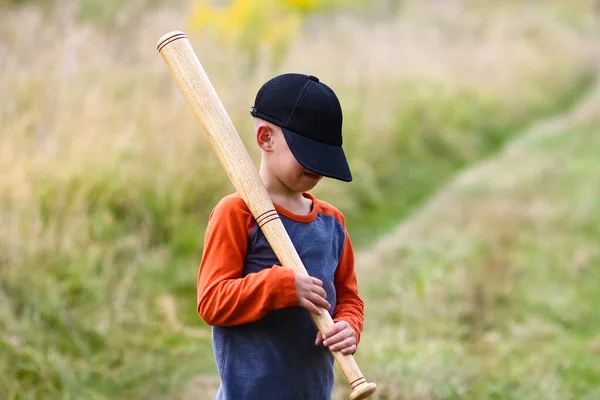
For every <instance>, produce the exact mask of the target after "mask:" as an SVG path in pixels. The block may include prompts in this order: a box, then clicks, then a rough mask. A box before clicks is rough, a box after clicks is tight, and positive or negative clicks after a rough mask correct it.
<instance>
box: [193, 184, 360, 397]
mask: <svg viewBox="0 0 600 400" xmlns="http://www.w3.org/2000/svg"><path fill="white" fill-rule="evenodd" d="M303 196H304V197H305V198H308V199H310V200H311V201H312V203H313V206H312V209H311V212H310V213H309V214H306V215H298V214H294V213H292V212H290V211H289V210H287V209H285V208H283V207H281V206H279V205H277V204H275V205H274V206H275V210H276V211H277V213H278V214H279V217H280V218H281V221H282V223H283V225H284V227H285V229H286V231H287V233H288V235H289V236H290V239H291V241H292V243H293V244H294V247H295V248H296V250H297V251H298V255H299V256H300V259H301V260H302V262H303V264H304V266H305V268H306V270H307V271H308V273H309V275H311V276H313V277H316V278H318V279H320V280H321V281H322V282H323V288H324V289H325V292H326V293H327V301H328V302H329V304H330V305H331V308H330V309H329V310H328V311H329V313H330V314H331V316H332V318H333V320H334V321H340V320H344V321H346V322H348V323H349V324H350V326H351V327H352V328H353V329H354V331H355V333H356V338H357V343H358V341H359V340H360V333H361V331H362V326H363V318H364V304H363V301H362V300H361V299H360V297H359V295H358V287H357V280H356V275H355V271H354V253H353V250H352V244H351V241H350V238H349V236H348V233H347V231H346V226H345V223H344V218H343V215H342V213H341V212H340V211H339V210H337V209H336V208H335V207H333V206H332V205H330V204H328V203H326V202H324V201H322V200H318V199H316V198H315V197H314V196H313V195H311V194H309V193H304V194H303ZM197 300H198V301H197V305H198V309H197V311H198V314H199V315H200V317H201V318H202V319H203V320H204V321H205V322H206V323H207V324H209V325H212V326H213V328H212V339H213V350H214V356H215V361H216V364H217V368H218V371H219V374H220V377H221V385H220V388H219V391H218V393H217V396H216V399H218V400H254V399H257V400H258V399H260V400H270V399H277V400H304V399H307V400H329V399H330V396H331V392H332V389H333V383H334V375H333V357H332V355H331V352H329V350H328V349H327V348H325V347H323V346H316V345H315V344H314V341H315V338H316V335H317V327H316V325H315V324H314V322H313V320H312V318H311V317H310V314H309V312H308V311H307V310H306V309H305V308H302V307H299V306H298V299H297V296H296V284H295V277H294V272H293V271H292V270H291V269H289V268H283V267H281V266H280V263H279V261H278V259H277V257H276V256H275V253H274V252H273V250H272V248H271V246H270V245H269V243H268V242H267V239H266V238H265V236H264V234H263V233H262V231H261V230H260V228H259V227H258V225H257V224H256V221H255V220H254V218H253V216H252V214H251V213H250V211H249V210H248V208H247V206H246V205H245V203H244V201H243V200H242V199H241V197H240V196H239V195H237V194H232V195H229V196H226V197H225V198H223V199H222V200H221V201H220V202H219V203H218V204H217V206H216V207H215V208H214V209H213V211H212V212H211V214H210V217H209V221H208V226H207V229H206V233H205V237H204V251H203V255H202V261H201V263H200V267H199V271H198V282H197Z"/></svg>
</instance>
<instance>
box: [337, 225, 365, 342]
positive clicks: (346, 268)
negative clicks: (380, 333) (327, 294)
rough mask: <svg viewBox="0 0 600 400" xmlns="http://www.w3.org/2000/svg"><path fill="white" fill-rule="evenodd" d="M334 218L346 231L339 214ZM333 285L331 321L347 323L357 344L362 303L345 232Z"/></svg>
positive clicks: (362, 317) (352, 253) (361, 326)
mask: <svg viewBox="0 0 600 400" xmlns="http://www.w3.org/2000/svg"><path fill="white" fill-rule="evenodd" d="M336 218H337V219H338V221H340V223H341V224H342V226H343V227H344V230H346V225H345V223H344V219H343V217H342V216H341V214H340V215H338V216H336ZM334 285H335V290H336V297H337V304H336V306H335V311H334V313H333V321H334V322H338V321H346V322H348V323H349V324H350V326H351V327H352V328H353V329H354V332H355V333H356V343H357V344H358V343H359V342H360V334H361V332H362V329H363V322H364V302H363V301H362V299H361V298H360V296H359V295H358V282H357V279H356V272H355V270H354V250H353V248H352V242H351V241H350V237H349V236H348V232H347V231H346V239H345V241H344V249H343V252H342V256H341V257H340V261H339V263H338V267H337V269H336V271H335V276H334Z"/></svg>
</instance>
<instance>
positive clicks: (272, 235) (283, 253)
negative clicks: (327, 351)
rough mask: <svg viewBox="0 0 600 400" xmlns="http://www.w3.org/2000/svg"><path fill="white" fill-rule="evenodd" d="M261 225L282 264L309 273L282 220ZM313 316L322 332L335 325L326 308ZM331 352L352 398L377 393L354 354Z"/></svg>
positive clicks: (353, 399)
mask: <svg viewBox="0 0 600 400" xmlns="http://www.w3.org/2000/svg"><path fill="white" fill-rule="evenodd" d="M259 225H261V230H262V231H263V233H264V234H265V236H266V237H267V239H268V240H269V243H270V244H271V247H272V248H273V251H274V252H275V254H276V255H277V257H278V258H279V260H280V261H281V262H282V264H283V265H284V266H286V267H291V268H292V269H293V270H294V271H295V272H297V273H299V274H305V275H308V272H307V271H306V267H304V264H303V263H302V260H301V259H300V256H299V255H298V253H297V252H296V249H295V248H294V245H293V243H292V241H291V239H290V238H289V236H288V235H287V233H286V230H285V228H284V226H283V224H282V222H281V220H280V219H279V218H275V219H270V220H268V222H267V223H265V224H259ZM311 316H312V318H313V321H314V322H315V324H316V325H317V328H318V329H319V331H320V332H321V333H322V334H325V333H326V332H327V331H329V329H330V328H331V326H332V325H333V319H332V318H331V315H330V314H329V312H327V311H326V310H323V309H321V314H320V315H318V314H313V313H311ZM331 353H332V354H333V357H334V359H335V361H336V362H337V364H338V366H339V367H340V369H341V370H342V372H343V374H344V375H345V376H346V379H348V383H349V384H350V388H351V393H350V400H360V399H366V398H367V397H369V396H371V395H372V394H373V393H375V391H376V390H377V385H376V384H375V383H370V382H367V380H366V379H365V377H364V375H363V374H362V372H361V371H360V368H358V365H357V364H356V361H355V360H354V357H353V356H352V355H350V354H348V355H346V354H342V353H341V352H340V351H332V352H331Z"/></svg>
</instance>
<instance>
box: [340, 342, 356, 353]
mask: <svg viewBox="0 0 600 400" xmlns="http://www.w3.org/2000/svg"><path fill="white" fill-rule="evenodd" d="M354 353H356V345H355V344H353V345H352V346H350V347H346V348H345V349H342V354H345V355H348V354H354Z"/></svg>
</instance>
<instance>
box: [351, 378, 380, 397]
mask: <svg viewBox="0 0 600 400" xmlns="http://www.w3.org/2000/svg"><path fill="white" fill-rule="evenodd" d="M376 390H377V385H376V384H374V383H369V382H366V381H365V382H363V383H361V384H360V385H358V386H356V387H355V388H354V389H352V393H350V400H361V399H366V398H367V397H369V396H371V395H372V394H373V393H375V391H376Z"/></svg>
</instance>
